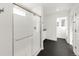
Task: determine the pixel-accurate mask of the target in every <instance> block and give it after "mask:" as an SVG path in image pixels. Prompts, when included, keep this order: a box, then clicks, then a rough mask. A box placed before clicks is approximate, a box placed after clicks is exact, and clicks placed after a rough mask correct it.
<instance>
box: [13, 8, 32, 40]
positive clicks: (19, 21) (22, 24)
mask: <svg viewBox="0 0 79 59" xmlns="http://www.w3.org/2000/svg"><path fill="white" fill-rule="evenodd" d="M16 9H17V10H19V12H18V13H19V14H18V13H17V12H14V38H15V39H19V38H22V37H26V36H28V35H31V34H33V22H32V16H33V15H32V14H31V13H30V12H28V11H25V10H24V9H22V8H20V7H14V11H16ZM20 12H21V13H20Z"/></svg>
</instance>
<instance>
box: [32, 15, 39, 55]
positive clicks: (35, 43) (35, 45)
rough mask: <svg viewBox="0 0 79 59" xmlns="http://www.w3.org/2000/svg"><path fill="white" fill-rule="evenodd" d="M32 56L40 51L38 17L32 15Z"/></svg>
mask: <svg viewBox="0 0 79 59" xmlns="http://www.w3.org/2000/svg"><path fill="white" fill-rule="evenodd" d="M33 27H34V30H33V48H32V49H33V51H32V53H33V55H34V54H36V53H37V52H38V50H39V49H40V17H39V16H36V15H34V16H33Z"/></svg>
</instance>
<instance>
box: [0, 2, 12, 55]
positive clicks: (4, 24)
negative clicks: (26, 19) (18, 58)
mask: <svg viewBox="0 0 79 59" xmlns="http://www.w3.org/2000/svg"><path fill="white" fill-rule="evenodd" d="M12 7H13V6H12V4H10V3H0V9H4V11H2V12H0V56H11V55H12Z"/></svg>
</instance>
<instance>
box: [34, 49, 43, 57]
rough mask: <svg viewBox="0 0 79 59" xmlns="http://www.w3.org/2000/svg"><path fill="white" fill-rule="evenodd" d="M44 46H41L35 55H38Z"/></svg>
mask: <svg viewBox="0 0 79 59" xmlns="http://www.w3.org/2000/svg"><path fill="white" fill-rule="evenodd" d="M42 49H43V48H40V49H39V50H38V51H37V52H36V53H35V54H34V55H33V56H37V55H38V54H39V52H40V51H41V50H42Z"/></svg>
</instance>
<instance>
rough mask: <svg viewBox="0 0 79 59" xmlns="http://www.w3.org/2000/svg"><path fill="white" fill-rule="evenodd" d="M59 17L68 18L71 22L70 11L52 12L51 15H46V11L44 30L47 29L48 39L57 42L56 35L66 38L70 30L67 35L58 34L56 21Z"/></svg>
mask: <svg viewBox="0 0 79 59" xmlns="http://www.w3.org/2000/svg"><path fill="white" fill-rule="evenodd" d="M44 10H45V9H44ZM59 17H67V20H69V10H63V11H59V12H52V11H51V13H49V14H46V11H45V12H44V28H46V29H47V33H46V38H47V39H51V40H57V39H56V38H57V37H56V35H58V36H61V37H63V36H66V33H67V32H68V30H67V32H66V33H65V32H64V33H63V34H61V33H60V34H57V31H56V30H57V28H56V20H57V18H59ZM61 32H62V31H61ZM67 39H68V35H67ZM67 41H68V40H67Z"/></svg>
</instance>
